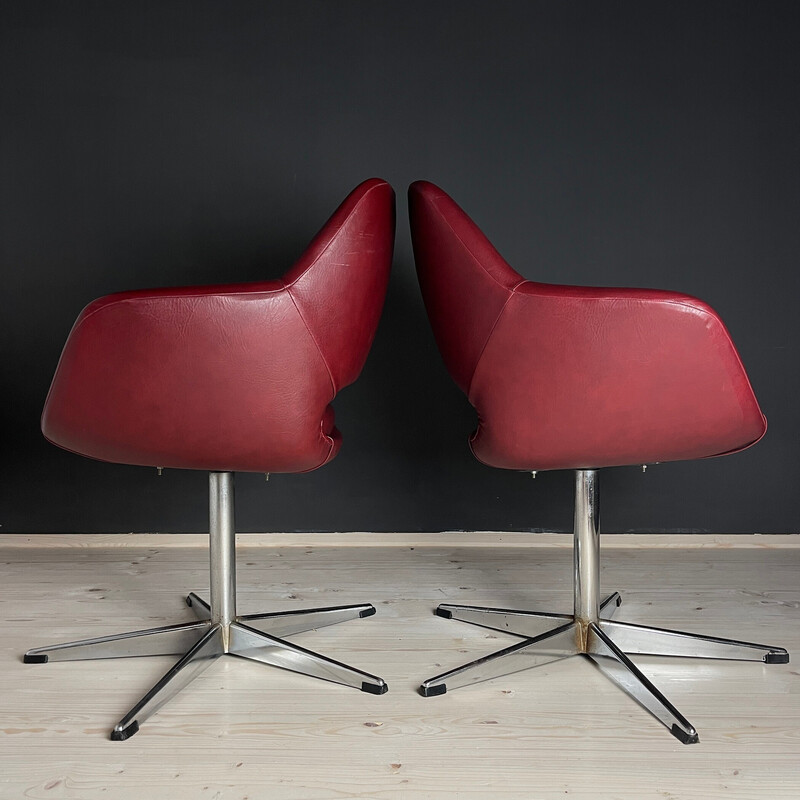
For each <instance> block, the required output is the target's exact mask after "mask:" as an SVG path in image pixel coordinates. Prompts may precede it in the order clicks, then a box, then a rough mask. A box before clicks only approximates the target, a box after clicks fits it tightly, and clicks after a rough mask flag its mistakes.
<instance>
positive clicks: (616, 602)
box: [600, 592, 622, 619]
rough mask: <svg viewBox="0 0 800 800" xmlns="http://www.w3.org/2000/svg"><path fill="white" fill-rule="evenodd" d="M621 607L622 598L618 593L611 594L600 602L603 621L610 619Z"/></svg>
mask: <svg viewBox="0 0 800 800" xmlns="http://www.w3.org/2000/svg"><path fill="white" fill-rule="evenodd" d="M621 605H622V596H621V595H620V593H619V592H613V593H612V594H610V595H609V596H608V597H606V598H605V599H604V600H601V601H600V614H601V615H602V616H603V618H604V619H611V617H613V616H614V614H616V613H617V609H618V608H619V607H620V606H621Z"/></svg>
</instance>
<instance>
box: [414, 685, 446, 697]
mask: <svg viewBox="0 0 800 800" xmlns="http://www.w3.org/2000/svg"><path fill="white" fill-rule="evenodd" d="M446 691H447V684H446V683H439V684H437V685H436V686H425V685H424V684H423V685H422V686H420V687H419V693H420V694H421V695H422V696H423V697H436V696H437V695H439V694H444V693H445V692H446Z"/></svg>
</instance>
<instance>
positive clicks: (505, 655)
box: [420, 470, 789, 744]
mask: <svg viewBox="0 0 800 800" xmlns="http://www.w3.org/2000/svg"><path fill="white" fill-rule="evenodd" d="M597 508H598V497H597V487H596V484H595V471H594V470H577V471H576V492H575V534H574V538H575V545H574V560H575V606H574V607H575V612H574V613H573V614H549V613H536V612H532V611H514V610H510V609H504V608H484V607H482V606H462V605H452V604H449V603H446V604H442V605H440V606H439V607H438V608H437V609H436V613H437V614H438V615H439V616H440V617H445V618H447V619H455V620H459V621H460V622H469V623H471V624H473V625H480V626H482V627H484V628H491V629H492V630H498V631H503V632H504V633H511V634H514V635H516V636H522V637H524V638H523V640H522V641H521V642H518V643H517V644H513V645H511V646H510V647H506V648H503V649H502V650H498V651H497V652H496V653H492V654H490V655H488V656H484V657H483V658H479V659H477V660H476V661H472V662H470V663H469V664H465V665H464V666H461V667H458V668H456V669H452V670H449V671H448V672H444V673H442V674H441V675H437V676H436V677H434V678H430V679H429V680H427V681H425V682H424V683H423V684H422V686H421V687H420V693H421V694H422V695H423V696H425V697H434V696H436V695H440V694H444V693H445V692H447V691H448V690H450V689H457V688H460V687H462V686H469V685H471V684H474V683H480V682H481V681H487V680H490V679H492V678H499V677H501V676H503V675H510V674H512V673H514V672H519V671H521V670H525V669H529V668H530V667H536V666H540V665H542V664H547V663H550V662H553V661H559V660H560V659H564V658H569V657H570V656H575V655H585V656H587V657H589V658H590V659H591V660H592V661H594V663H595V664H597V666H598V667H599V668H600V669H601V670H602V672H603V673H604V674H605V675H606V676H608V677H609V678H610V679H611V680H612V681H614V683H616V684H617V685H618V686H619V687H620V688H622V689H623V690H624V691H625V692H627V693H628V694H629V695H631V696H632V697H633V698H634V699H635V700H636V701H637V702H638V703H639V704H640V705H642V706H643V707H644V708H646V709H647V710H648V711H649V712H650V713H651V714H652V715H653V716H654V717H656V719H658V720H659V721H660V722H661V723H663V724H664V725H665V726H666V727H667V728H668V729H669V731H670V733H672V734H673V736H675V737H676V738H678V739H679V740H680V741H681V742H683V743H684V744H693V743H695V742H697V741H698V736H697V731H696V730H695V729H694V727H693V726H692V725H691V724H690V723H689V722H688V720H687V719H686V717H684V716H683V715H682V714H681V713H680V712H679V711H678V710H677V709H676V708H675V706H673V705H672V703H670V702H669V700H667V698H666V697H664V695H663V694H662V693H661V692H660V691H659V690H658V689H657V688H656V687H655V686H654V685H653V683H652V682H651V681H650V680H649V679H648V678H647V676H646V675H644V673H643V672H642V671H641V670H640V669H639V668H638V667H637V666H636V664H634V663H633V662H632V661H631V660H630V658H628V655H627V654H636V655H656V656H680V657H686V658H718V659H720V658H721V659H735V660H743V661H761V662H763V663H765V664H787V663H788V662H789V654H788V653H787V651H786V650H784V649H783V648H782V647H772V646H770V645H764V644H754V643H752V642H740V641H736V640H734V639H719V638H717V637H714V636H702V635H698V634H693V633H683V632H680V631H671V630H666V629H662V628H651V627H647V626H645V625H632V624H630V623H627V622H616V621H614V620H612V619H611V617H612V616H613V614H614V612H615V611H616V610H617V608H618V607H619V605H620V603H621V602H622V599H621V597H620V595H619V593H618V592H614V593H613V594H611V595H609V596H608V597H606V598H605V599H604V600H603V601H602V602H598V588H599V576H600V572H599V552H600V551H599V547H600V545H599V530H598V525H597V523H598V513H597Z"/></svg>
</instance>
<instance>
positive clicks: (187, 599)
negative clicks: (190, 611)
mask: <svg viewBox="0 0 800 800" xmlns="http://www.w3.org/2000/svg"><path fill="white" fill-rule="evenodd" d="M186 605H187V606H189V608H191V607H192V596H191V595H189V594H187V595H186Z"/></svg>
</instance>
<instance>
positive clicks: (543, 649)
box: [420, 621, 580, 697]
mask: <svg viewBox="0 0 800 800" xmlns="http://www.w3.org/2000/svg"><path fill="white" fill-rule="evenodd" d="M578 652H580V651H579V650H578V647H577V643H576V639H575V625H574V623H573V622H572V621H570V622H568V623H567V624H566V625H561V626H560V627H558V628H556V629H555V630H551V631H548V632H547V633H543V634H542V635H541V636H536V637H534V638H533V639H525V640H524V641H522V642H518V643H517V644H513V645H511V647H506V648H504V649H502V650H498V651H497V652H496V653H492V654H491V655H488V656H484V657H483V658H479V659H477V660H476V661H472V662H470V663H469V664H464V666H461V667H457V668H456V669H451V670H449V671H448V672H443V673H442V674H441V675H437V676H436V677H435V678H430V679H429V680H427V681H424V682H423V684H422V685H421V686H420V694H421V695H422V696H423V697H435V696H436V695H439V694H444V693H445V692H446V691H447V690H448V689H459V688H461V687H462V686H470V685H472V684H475V683H481V682H482V681H488V680H491V679H492V678H500V677H502V676H503V675H511V674H513V673H514V672H521V671H522V670H525V669H530V668H531V667H538V666H541V665H542V664H547V663H549V662H551V661H559V660H561V659H562V658H569V657H570V656H574V655H576V654H577V653H578Z"/></svg>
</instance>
